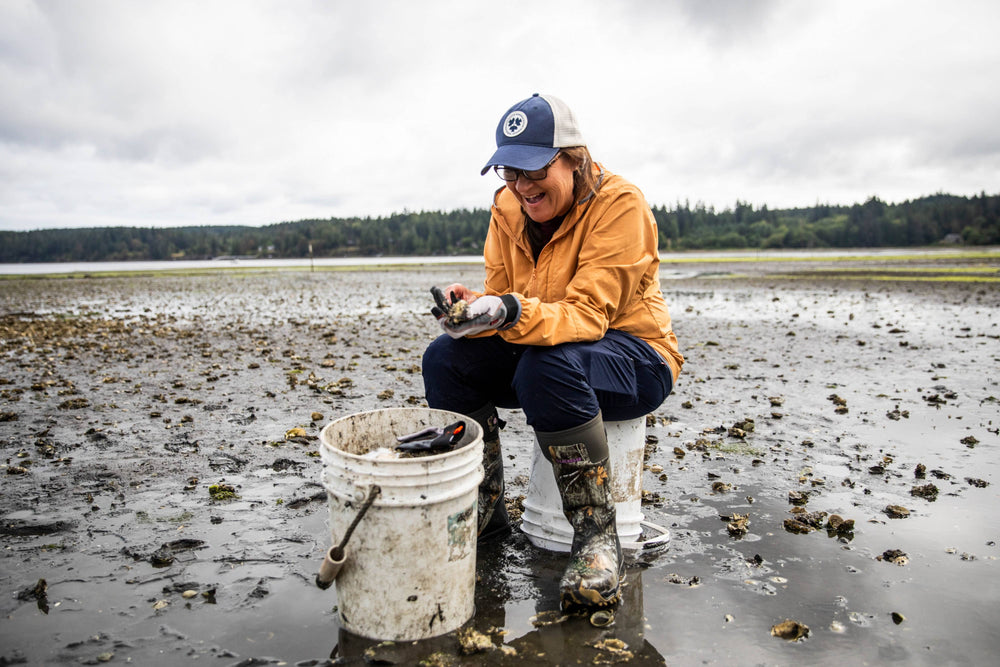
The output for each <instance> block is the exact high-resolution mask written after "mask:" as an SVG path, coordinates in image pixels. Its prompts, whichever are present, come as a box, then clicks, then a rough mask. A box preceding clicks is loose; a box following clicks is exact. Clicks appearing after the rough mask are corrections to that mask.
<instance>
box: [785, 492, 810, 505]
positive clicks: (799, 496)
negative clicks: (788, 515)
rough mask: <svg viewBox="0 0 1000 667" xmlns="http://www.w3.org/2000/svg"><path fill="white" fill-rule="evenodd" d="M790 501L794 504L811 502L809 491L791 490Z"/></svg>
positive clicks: (789, 493)
mask: <svg viewBox="0 0 1000 667" xmlns="http://www.w3.org/2000/svg"><path fill="white" fill-rule="evenodd" d="M788 502H789V503H791V504H792V505H805V504H806V503H808V502H809V492H808V491H789V492H788Z"/></svg>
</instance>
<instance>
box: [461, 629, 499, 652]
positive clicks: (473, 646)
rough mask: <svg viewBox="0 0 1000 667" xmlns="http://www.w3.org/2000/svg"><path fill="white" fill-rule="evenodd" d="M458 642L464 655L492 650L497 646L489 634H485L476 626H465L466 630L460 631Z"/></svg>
mask: <svg viewBox="0 0 1000 667" xmlns="http://www.w3.org/2000/svg"><path fill="white" fill-rule="evenodd" d="M458 644H459V646H461V648H462V654H463V655H472V654H473V653H483V652H485V651H492V650H493V649H495V648H496V646H494V645H493V640H492V639H490V637H489V635H485V634H483V633H482V632H479V631H478V630H476V629H475V628H465V629H464V630H461V631H459V633H458Z"/></svg>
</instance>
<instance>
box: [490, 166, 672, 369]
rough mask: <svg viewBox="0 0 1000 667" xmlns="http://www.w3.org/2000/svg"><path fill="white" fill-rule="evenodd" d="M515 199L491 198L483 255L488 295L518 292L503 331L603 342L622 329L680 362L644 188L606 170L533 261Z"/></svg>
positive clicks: (502, 193) (521, 340)
mask: <svg viewBox="0 0 1000 667" xmlns="http://www.w3.org/2000/svg"><path fill="white" fill-rule="evenodd" d="M525 224H526V219H525V215H524V212H523V211H522V210H521V206H520V204H519V203H518V201H517V199H516V198H515V197H514V195H513V194H511V193H510V191H508V190H507V188H506V187H504V188H500V189H499V190H497V192H496V194H495V195H494V198H493V208H492V218H491V220H490V229H489V233H488V234H487V236H486V245H485V247H484V250H483V255H484V257H485V259H486V283H485V287H486V294H496V295H503V294H514V295H515V296H517V298H518V299H519V300H520V301H521V307H522V312H521V317H520V319H519V320H518V321H517V323H516V324H515V325H514V326H513V327H511V328H510V329H507V330H505V331H501V332H497V333H498V334H499V335H500V336H503V338H504V339H505V340H507V341H510V342H512V343H518V344H520V345H558V344H559V343H573V342H584V341H593V340H600V339H601V338H603V337H604V334H605V332H607V330H608V329H617V330H619V331H624V332H626V333H628V334H631V335H633V336H635V337H636V338H640V339H642V340H644V341H646V342H647V343H649V344H650V345H651V346H652V347H653V349H654V350H656V351H657V352H658V353H659V354H660V355H661V356H662V357H663V358H664V359H665V360H666V362H667V364H668V365H669V366H670V370H671V372H672V374H673V377H674V381H675V382H676V380H677V375H678V374H679V373H680V370H681V366H682V365H683V363H684V357H683V356H681V353H680V351H679V350H678V347H677V338H676V337H675V336H674V332H673V330H672V328H671V324H670V311H669V310H668V309H667V303H666V301H664V299H663V292H661V291H660V276H659V265H660V256H659V252H658V251H657V242H658V238H657V232H656V221H655V220H654V218H653V213H652V211H651V210H650V209H649V205H648V204H647V203H646V199H645V197H644V196H643V194H642V192H640V191H639V189H638V188H637V187H636V186H634V185H632V184H631V183H629V182H628V181H626V180H625V179H624V178H622V177H621V176H616V175H614V174H611V173H609V172H608V171H607V170H604V172H603V181H602V184H601V187H600V189H599V190H598V192H597V194H596V195H595V196H593V197H591V198H590V199H588V200H587V201H585V202H583V203H578V204H576V205H575V206H573V208H571V209H570V210H569V212H568V213H567V214H566V217H565V219H564V220H563V223H562V225H560V226H559V229H557V230H556V232H555V234H553V236H552V239H551V240H550V241H549V242H548V244H546V246H545V247H544V248H543V249H542V252H541V254H540V255H539V256H538V264H537V265H536V264H535V262H534V259H533V257H532V253H531V244H530V243H529V242H528V235H527V231H526V230H525V228H524V226H525Z"/></svg>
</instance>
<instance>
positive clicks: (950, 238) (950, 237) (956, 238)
mask: <svg viewBox="0 0 1000 667" xmlns="http://www.w3.org/2000/svg"><path fill="white" fill-rule="evenodd" d="M961 242H962V235H961V234H945V237H944V238H943V239H941V243H948V244H956V243H961Z"/></svg>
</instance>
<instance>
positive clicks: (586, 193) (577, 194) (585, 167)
mask: <svg viewBox="0 0 1000 667" xmlns="http://www.w3.org/2000/svg"><path fill="white" fill-rule="evenodd" d="M562 153H563V154H565V155H566V157H568V158H569V159H570V160H572V161H573V164H574V168H573V201H574V202H576V203H580V202H581V201H583V200H584V199H587V198H589V197H590V196H591V195H594V194H596V193H597V190H598V188H600V187H601V183H600V178H599V176H598V174H595V173H594V168H593V167H594V160H593V158H591V157H590V151H589V150H587V147H586V146H573V147H571V148H564V149H562Z"/></svg>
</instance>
